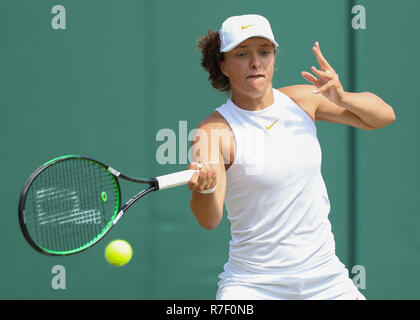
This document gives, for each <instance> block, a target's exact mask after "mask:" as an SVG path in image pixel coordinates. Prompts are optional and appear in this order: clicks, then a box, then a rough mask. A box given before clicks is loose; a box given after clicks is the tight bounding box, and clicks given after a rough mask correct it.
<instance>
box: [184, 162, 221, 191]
mask: <svg viewBox="0 0 420 320" xmlns="http://www.w3.org/2000/svg"><path fill="white" fill-rule="evenodd" d="M187 169H192V170H197V169H200V171H199V172H195V173H194V174H193V176H192V177H191V179H190V181H189V182H188V188H189V189H190V190H191V191H195V192H202V191H204V190H209V189H212V188H214V187H216V184H217V167H216V166H215V165H214V164H212V163H211V162H205V163H197V162H191V163H190V164H189V165H188V167H187Z"/></svg>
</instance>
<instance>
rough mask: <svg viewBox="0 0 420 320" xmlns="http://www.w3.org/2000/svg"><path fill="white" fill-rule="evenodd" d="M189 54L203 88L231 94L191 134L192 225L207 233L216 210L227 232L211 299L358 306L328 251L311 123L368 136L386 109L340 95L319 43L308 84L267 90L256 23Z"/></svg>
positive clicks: (267, 51) (265, 42) (246, 21)
mask: <svg viewBox="0 0 420 320" xmlns="http://www.w3.org/2000/svg"><path fill="white" fill-rule="evenodd" d="M197 47H198V48H199V49H200V50H201V52H202V63H201V64H202V66H203V67H204V69H205V70H206V71H207V72H208V73H209V80H210V82H211V85H212V86H213V87H214V88H215V89H217V90H220V91H223V92H231V98H229V99H228V100H227V101H226V103H225V104H223V105H221V106H220V107H218V108H217V109H216V110H215V111H214V112H213V113H211V114H210V115H209V116H208V117H207V118H206V119H204V120H203V121H202V122H201V123H200V125H199V126H198V129H200V130H197V132H200V134H198V133H197V135H196V137H195V139H194V141H193V144H192V145H193V146H194V147H195V150H200V151H199V152H197V153H196V155H195V157H194V158H193V161H194V162H192V163H190V164H189V166H188V168H189V169H196V168H198V167H201V170H200V172H199V173H195V174H194V176H193V177H192V178H191V180H190V181H189V184H188V187H189V189H190V190H192V195H191V201H190V207H191V211H192V212H193V214H194V216H195V217H196V219H197V221H198V222H199V224H200V225H201V226H202V227H204V228H206V229H208V230H211V229H213V228H215V227H216V226H217V225H218V224H219V222H220V221H221V219H222V214H223V206H224V204H225V205H226V210H227V213H228V219H229V221H230V224H231V241H230V244H229V258H228V261H227V263H226V264H225V265H224V272H222V273H221V274H220V275H219V278H220V281H219V283H218V286H219V287H218V291H217V295H216V298H217V299H235V300H238V299H264V300H265V299H322V300H324V299H365V297H364V296H363V295H362V294H361V293H360V292H359V291H358V290H357V288H356V287H355V285H354V284H353V282H352V280H351V279H350V278H349V273H348V270H347V269H346V268H345V266H344V264H343V263H341V262H340V260H339V259H338V257H337V256H336V253H335V242H334V236H333V234H332V232H331V224H330V222H329V219H328V214H329V212H330V202H329V198H328V193H327V190H326V186H325V183H324V180H323V177H322V174H321V149H320V145H319V142H318V139H317V130H316V126H315V122H316V121H328V122H333V123H339V124H344V125H349V126H352V127H356V128H360V129H364V130H375V129H378V128H381V127H384V126H387V125H389V124H391V123H392V122H394V121H395V114H394V111H393V109H392V107H391V106H389V105H388V104H387V103H385V102H384V101H383V100H382V99H381V98H379V97H378V96H376V95H375V94H373V93H370V92H362V93H351V92H346V91H345V90H344V89H343V87H342V85H341V83H340V80H339V76H338V74H337V73H336V72H335V70H334V69H333V68H332V67H331V65H330V64H329V63H328V61H327V60H326V59H325V57H324V56H323V54H322V53H321V49H320V46H319V43H317V42H316V43H315V44H314V47H313V48H312V51H313V53H314V55H315V57H316V59H317V61H318V63H319V68H315V67H312V69H311V71H312V73H310V72H302V74H301V75H302V77H303V78H304V79H306V80H307V81H309V82H310V84H301V85H291V86H287V87H283V88H280V89H273V87H272V79H273V73H274V64H275V59H276V52H277V48H278V44H277V42H276V40H275V38H274V35H273V32H272V30H271V27H270V23H269V21H268V20H267V19H266V18H264V17H262V16H260V15H242V16H233V17H230V18H228V19H227V20H225V21H224V22H223V24H222V26H221V28H220V30H219V32H213V31H209V32H208V34H206V35H205V36H203V37H201V38H200V39H199V41H198V42H197ZM203 133H204V134H203ZM193 156H194V154H193ZM261 164H262V165H261Z"/></svg>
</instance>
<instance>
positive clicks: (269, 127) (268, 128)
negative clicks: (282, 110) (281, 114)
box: [265, 119, 279, 130]
mask: <svg viewBox="0 0 420 320" xmlns="http://www.w3.org/2000/svg"><path fill="white" fill-rule="evenodd" d="M277 121H279V119H277V120H276V121H274V122H273V123H272V124H271V125H270V126H268V127H265V128H266V129H267V130H270V129H271V127H272V126H274V124H275V123H276V122H277Z"/></svg>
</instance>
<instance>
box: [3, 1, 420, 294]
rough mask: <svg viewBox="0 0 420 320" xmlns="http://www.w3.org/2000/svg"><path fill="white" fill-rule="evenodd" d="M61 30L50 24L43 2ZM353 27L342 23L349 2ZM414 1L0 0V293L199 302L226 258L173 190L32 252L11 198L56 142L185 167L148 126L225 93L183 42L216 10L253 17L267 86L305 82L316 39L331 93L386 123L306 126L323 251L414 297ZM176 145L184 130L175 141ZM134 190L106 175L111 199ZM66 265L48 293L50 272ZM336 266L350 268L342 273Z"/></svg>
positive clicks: (384, 289) (220, 15) (141, 163)
mask: <svg viewBox="0 0 420 320" xmlns="http://www.w3.org/2000/svg"><path fill="white" fill-rule="evenodd" d="M56 4H59V5H63V6H64V7H65V9H66V29H65V30H54V29H53V28H52V26H51V21H52V19H53V17H54V16H55V14H52V13H51V9H52V7H53V6H54V5H56ZM356 4H361V5H363V6H364V7H365V8H366V22H367V25H366V27H367V28H366V29H365V30H354V29H353V28H352V27H351V19H352V18H353V16H354V14H352V13H351V8H352V6H353V5H356ZM418 12H420V2H418V1H414V0H403V1H399V2H398V4H397V3H396V2H394V1H390V0H387V1H385V0H369V1H367V0H363V1H345V0H339V1H337V0H318V1H312V0H295V1H283V0H282V1H280V0H277V1H274V0H272V1H257V2H256V1H250V0H241V1H236V0H235V1H220V0H213V1H197V0H188V1H187V0H179V1H169V0H167V1H163V0H153V1H151V0H148V1H146V0H143V1H135V0H121V1H116V0H114V1H111V0H86V1H70V0H61V1H47V0H43V1H32V0H13V1H12V0H2V1H1V2H0V39H1V47H0V108H1V126H0V144H1V145H0V146H1V158H0V161H1V168H2V174H1V182H0V188H1V192H0V195H1V203H2V212H1V213H2V220H1V224H0V237H1V238H0V240H1V241H0V246H1V251H0V252H1V258H0V261H1V263H0V298H1V299H214V298H215V293H216V290H217V281H218V278H217V276H218V274H219V273H220V272H222V268H223V264H224V263H225V262H226V260H227V257H228V242H229V240H230V235H229V223H228V222H227V220H226V217H224V219H223V221H222V223H221V224H220V225H219V226H218V227H217V228H216V229H215V230H212V231H206V230H204V229H202V228H201V227H200V226H199V225H198V223H197V222H196V220H195V218H194V217H193V215H192V213H191V212H190V210H189V197H190V192H189V190H188V189H187V187H185V186H184V187H180V188H177V189H172V190H166V191H162V192H161V193H159V194H158V193H155V194H152V195H150V196H148V197H146V198H145V199H144V200H142V201H140V202H138V203H136V204H135V205H134V206H133V207H132V209H130V210H129V211H128V212H127V214H126V215H125V216H124V218H123V219H121V220H120V221H119V223H118V224H117V226H116V227H115V228H114V229H113V230H112V231H111V232H110V234H109V235H108V236H107V238H105V240H103V241H102V242H100V243H99V244H98V245H96V246H95V247H93V248H92V249H90V250H87V251H85V252H84V253H81V254H79V255H74V256H69V257H47V256H43V255H40V254H39V253H37V252H35V251H34V250H33V249H32V248H30V247H29V245H28V244H27V243H26V242H25V240H24V238H23V236H22V235H21V232H20V228H19V224H18V218H17V204H18V199H19V194H20V191H21V188H22V186H23V184H24V182H25V181H26V179H27V177H28V176H29V174H30V173H31V172H32V171H33V170H34V169H35V168H36V167H37V166H38V165H40V164H42V163H44V162H45V161H47V160H49V159H50V158H54V157H56V156H59V155H63V154H80V155H85V156H89V157H92V158H96V159H98V160H100V161H103V162H105V163H108V164H110V165H112V166H113V167H114V168H116V169H118V170H120V171H122V172H124V173H126V174H128V175H132V176H141V177H151V176H156V175H161V174H165V173H170V172H172V171H176V170H180V169H183V168H185V167H186V165H187V164H186V163H185V162H184V163H182V161H181V162H180V161H179V159H178V160H177V163H176V164H167V165H160V164H159V163H158V162H157V160H156V150H157V148H158V147H159V145H161V144H162V142H161V141H157V140H156V134H157V132H158V131H159V130H160V129H164V128H169V129H171V130H174V131H175V133H176V135H177V137H178V138H179V137H181V140H182V136H181V135H180V134H179V133H178V126H179V121H187V125H188V127H187V129H188V131H190V130H192V129H194V128H195V127H196V126H197V124H198V123H199V122H200V121H201V120H202V119H204V118H205V117H206V116H207V115H208V114H209V113H211V112H212V111H213V110H214V109H215V108H217V107H218V106H219V105H221V104H222V103H224V101H225V100H226V99H227V96H226V95H225V94H223V93H220V92H217V91H216V90H214V89H213V88H212V87H211V86H210V84H209V82H208V80H207V74H206V73H205V72H204V70H203V69H202V68H201V66H200V58H201V57H200V53H199V52H198V51H197V50H196V49H195V42H196V40H197V39H198V38H199V37H200V36H201V35H204V34H205V33H206V32H207V30H209V29H211V30H218V28H219V27H220V25H221V23H222V22H223V20H224V19H226V18H227V17H229V16H231V15H239V14H248V13H258V14H262V15H264V16H266V17H267V18H268V19H269V20H270V22H271V25H272V29H273V32H274V34H275V36H276V40H277V42H279V44H280V51H281V53H280V54H279V56H278V57H277V62H276V65H277V71H276V73H275V77H274V80H273V82H274V87H277V88H279V87H282V86H287V85H292V84H300V83H306V81H305V80H304V79H303V78H302V77H301V75H300V72H301V71H302V70H306V71H309V68H310V66H311V65H316V60H315V57H314V56H313V53H312V51H311V48H312V46H313V43H314V42H315V41H319V43H320V46H321V49H322V50H323V52H324V55H325V56H326V58H327V59H328V61H329V62H330V64H331V65H332V66H333V67H334V68H335V70H336V71H337V73H338V74H339V75H340V79H341V81H342V84H343V86H344V88H345V90H348V91H353V92H361V91H370V92H373V93H375V94H377V95H379V96H380V97H381V98H382V99H384V100H385V101H386V102H387V103H389V104H390V105H391V106H393V108H394V111H395V113H396V116H397V121H396V122H395V123H393V124H392V125H390V126H388V127H385V128H381V129H379V130H375V131H364V130H360V129H355V128H350V127H347V126H343V125H338V124H332V123H326V122H317V124H316V125H317V128H318V137H319V140H320V143H321V147H322V150H323V167H322V171H323V175H324V179H325V182H326V185H327V189H328V193H329V197H330V201H331V213H330V220H331V222H332V225H333V232H334V234H335V239H336V246H337V255H338V256H339V258H340V259H341V260H342V261H343V263H345V264H346V266H347V267H348V268H349V270H350V271H351V269H352V267H353V266H355V265H360V266H363V267H364V268H365V270H366V288H365V289H361V292H362V293H363V294H364V295H365V296H366V297H367V298H368V299H419V298H420V286H419V281H420V273H419V270H420V237H419V231H420V230H419V222H420V221H419V220H420V217H419V209H418V208H417V205H416V204H417V199H418V183H417V181H418V180H419V178H420V174H419V169H418V164H419V156H420V151H419V143H418V137H419V134H418V133H417V118H416V116H420V111H419V109H418V102H417V99H418V98H417V93H418V92H419V89H418V88H417V83H418V74H419V71H420V63H419V61H418V56H419V51H420V44H419V41H418V40H416V39H418V30H419V27H420V23H419V19H418ZM182 143H185V139H184V140H182ZM136 190H137V186H135V185H134V186H133V185H132V184H129V183H127V184H125V183H124V182H122V191H123V198H124V199H128V197H129V196H130V195H131V194H132V193H134V192H135V191H136ZM117 238H122V239H125V240H127V241H129V242H130V243H131V245H132V247H133V249H134V256H133V259H132V261H131V262H130V263H129V264H128V265H126V266H125V267H123V268H115V267H111V266H110V265H108V264H107V262H106V261H105V259H104V248H105V246H106V244H107V243H108V242H109V241H111V240H113V239H117ZM55 265H62V266H64V267H65V270H66V275H65V276H66V288H65V290H55V289H53V288H52V285H51V281H52V280H53V278H54V276H55V274H53V273H52V268H53V267H54V266H55ZM350 275H351V276H354V274H352V273H350Z"/></svg>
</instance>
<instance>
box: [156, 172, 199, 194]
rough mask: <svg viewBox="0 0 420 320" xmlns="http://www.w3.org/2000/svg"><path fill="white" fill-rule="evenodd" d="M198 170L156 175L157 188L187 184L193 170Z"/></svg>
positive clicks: (162, 188)
mask: <svg viewBox="0 0 420 320" xmlns="http://www.w3.org/2000/svg"><path fill="white" fill-rule="evenodd" d="M199 171H200V170H184V171H179V172H174V173H170V174H165V175H163V176H160V177H156V180H157V181H158V184H159V190H164V189H169V188H174V187H178V186H181V185H184V184H187V183H188V181H190V179H191V177H192V176H193V174H194V173H195V172H199Z"/></svg>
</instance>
